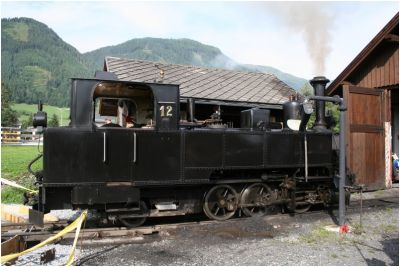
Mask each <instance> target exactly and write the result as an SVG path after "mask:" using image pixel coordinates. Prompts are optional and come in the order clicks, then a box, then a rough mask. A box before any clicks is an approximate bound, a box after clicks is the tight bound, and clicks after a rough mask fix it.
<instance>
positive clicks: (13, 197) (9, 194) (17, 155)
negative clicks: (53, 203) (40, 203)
mask: <svg viewBox="0 0 400 267" xmlns="http://www.w3.org/2000/svg"><path fill="white" fill-rule="evenodd" d="M39 148H40V149H42V146H40V147H39ZM38 154H39V151H38V147H37V146H6V145H2V146H1V177H2V178H5V179H7V180H11V181H14V182H16V183H18V184H20V185H23V186H25V187H28V188H31V189H34V185H33V183H34V181H35V178H34V177H32V175H31V174H30V173H29V172H28V170H27V167H28V164H29V163H30V162H31V160H32V159H34V158H35V157H36V156H37V155H38ZM42 165H43V162H42V159H40V160H39V161H38V162H36V163H35V164H34V165H33V166H32V168H33V170H34V171H38V170H40V169H42ZM22 193H23V191H22V190H20V189H15V188H12V187H9V186H6V187H4V188H2V189H1V202H2V203H21V202H22Z"/></svg>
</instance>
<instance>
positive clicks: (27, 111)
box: [11, 103, 69, 126]
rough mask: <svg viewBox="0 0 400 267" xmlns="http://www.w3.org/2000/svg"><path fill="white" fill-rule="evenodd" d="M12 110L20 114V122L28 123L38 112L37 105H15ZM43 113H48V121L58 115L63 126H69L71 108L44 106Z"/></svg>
mask: <svg viewBox="0 0 400 267" xmlns="http://www.w3.org/2000/svg"><path fill="white" fill-rule="evenodd" d="M11 108H12V109H13V110H15V111H16V112H17V113H18V120H19V121H20V122H22V121H26V120H27V119H28V117H30V116H33V114H34V113H36V112H37V105H35V104H23V103H21V104H13V105H11ZM43 111H45V112H46V113H47V121H49V120H50V119H51V117H53V115H54V114H56V116H57V117H58V120H59V122H60V125H61V126H65V125H68V123H69V108H59V107H56V106H49V105H43ZM61 119H62V120H61ZM61 121H62V124H61Z"/></svg>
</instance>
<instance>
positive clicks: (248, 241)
mask: <svg viewBox="0 0 400 267" xmlns="http://www.w3.org/2000/svg"><path fill="white" fill-rule="evenodd" d="M382 192H383V193H382ZM387 196H392V197H394V198H391V199H390V200H387V198H386V199H385V200H382V201H379V200H377V202H376V203H377V204H376V205H375V204H374V205H372V206H371V205H368V207H364V213H363V219H362V220H363V225H362V226H360V224H359V222H360V221H359V220H360V217H359V213H358V211H357V207H358V204H359V202H358V201H357V196H355V197H354V199H355V201H353V202H352V204H351V206H353V207H354V208H353V209H351V210H352V211H351V212H348V213H347V219H348V221H349V224H350V226H351V232H350V233H347V234H339V233H335V232H330V231H327V230H326V228H325V226H328V225H333V224H334V218H335V213H337V211H334V214H333V215H331V214H330V213H329V212H309V213H306V214H302V215H294V216H290V215H286V214H285V215H277V216H258V217H253V218H243V219H240V220H231V221H229V220H228V221H225V222H216V223H212V224H204V225H195V226H186V227H179V228H177V229H173V230H168V231H161V232H160V233H159V234H158V235H152V236H151V237H147V236H145V237H144V239H143V240H142V241H141V242H135V241H133V243H132V244H125V245H113V246H97V247H93V246H90V247H89V246H83V247H78V249H79V251H77V256H78V258H79V260H80V261H79V262H78V263H79V264H81V265H398V264H399V223H398V218H399V209H398V188H395V189H391V190H385V191H378V192H370V193H367V194H364V196H363V198H366V199H377V198H383V197H387ZM374 203H375V202H374ZM127 238H129V237H127ZM56 246H62V245H56ZM68 247H69V248H70V246H65V248H64V247H63V248H62V247H56V251H57V252H56V255H57V254H59V255H61V254H63V255H64V253H61V251H63V250H67V251H69V249H67V248H68ZM65 254H66V255H65V256H60V257H59V258H58V259H57V260H58V261H56V262H55V261H53V262H51V263H49V264H51V265H60V264H65V262H66V259H67V256H68V255H67V254H68V253H65ZM28 256H29V255H28ZM28 256H25V257H28ZM31 257H32V256H31ZM27 261H29V259H28V260H24V258H20V260H19V261H18V262H17V265H26V264H27ZM32 261H34V260H32V259H30V262H32ZM36 264H38V263H37V262H36Z"/></svg>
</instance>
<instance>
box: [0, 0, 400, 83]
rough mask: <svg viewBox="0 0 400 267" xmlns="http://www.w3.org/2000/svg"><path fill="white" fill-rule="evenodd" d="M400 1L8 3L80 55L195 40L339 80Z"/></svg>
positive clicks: (4, 7) (11, 13) (5, 14)
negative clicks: (153, 41)
mask: <svg viewBox="0 0 400 267" xmlns="http://www.w3.org/2000/svg"><path fill="white" fill-rule="evenodd" d="M398 10H399V3H398V2H397V1H376V2H375V1H367V2H366V1H354V2H348V1H339V2H325V1H324V2H299V1H295V2H285V1H280V2H264V1H251V2H250V1H197V2H194V1H101V2H99V1H48V2H43V1H29V2H25V1H15V0H14V1H5V0H1V17H2V18H12V17H30V18H33V19H35V20H38V21H40V22H43V23H45V24H47V25H48V26H49V27H50V28H52V29H53V30H54V31H55V32H56V33H57V34H58V35H59V36H60V37H61V38H62V39H63V40H64V41H66V42H67V43H69V44H71V45H72V46H74V47H75V48H77V49H78V50H79V51H80V52H82V53H84V52H88V51H91V50H95V49H97V48H100V47H104V46H110V45H116V44H120V43H123V42H125V41H128V40H130V39H133V38H142V37H160V38H174V39H175V38H189V39H193V40H196V41H199V42H202V43H204V44H207V45H212V46H215V47H218V48H219V49H221V51H222V52H223V53H224V54H225V55H227V56H228V57H230V58H231V59H233V60H235V61H236V62H238V63H245V64H256V65H268V66H272V67H275V68H277V69H279V70H281V71H284V72H287V73H290V74H293V75H296V76H299V77H302V78H306V79H311V78H312V77H314V76H317V75H325V76H327V77H328V78H329V79H331V80H333V79H334V78H336V77H337V76H338V75H339V74H340V72H341V71H342V70H343V69H344V68H345V67H346V66H347V65H348V64H349V63H350V62H351V60H352V59H353V58H354V57H356V56H357V54H358V53H359V52H360V51H361V50H362V49H363V48H364V47H365V46H366V45H367V44H368V42H369V41H370V40H371V39H372V38H373V37H374V36H375V35H376V34H377V33H378V32H379V31H380V30H381V29H382V28H383V27H384V26H385V25H386V23H387V22H388V21H389V20H390V19H391V18H392V17H393V16H394V15H395V14H396V13H397V12H398Z"/></svg>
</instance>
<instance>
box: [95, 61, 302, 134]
mask: <svg viewBox="0 0 400 267" xmlns="http://www.w3.org/2000/svg"><path fill="white" fill-rule="evenodd" d="M103 70H104V71H106V72H110V73H113V74H114V75H115V78H117V79H119V80H122V81H133V82H157V83H165V84H179V88H180V93H181V96H180V110H181V111H182V112H180V120H186V119H187V114H186V112H183V111H185V110H187V99H189V98H192V99H194V100H195V118H196V119H197V120H206V119H209V118H210V115H211V114H213V113H215V112H218V113H219V114H220V116H221V119H222V120H223V121H225V122H227V124H228V125H229V127H231V128H236V127H240V114H241V111H243V110H246V109H249V108H261V109H269V110H270V122H271V123H272V124H273V123H274V122H277V127H280V123H278V122H281V121H282V120H283V117H282V114H283V112H282V104H283V103H284V102H286V101H288V99H289V97H290V96H291V95H293V94H296V91H295V90H294V89H293V88H291V87H290V86H289V85H287V84H286V83H284V82H282V81H281V80H279V79H278V78H277V77H276V76H274V75H272V74H267V73H261V72H259V73H257V72H241V71H232V70H224V69H216V68H205V67H197V66H186V65H178V64H166V63H158V62H151V61H143V60H134V59H123V58H116V57H106V58H105V60H104V68H103Z"/></svg>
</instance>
